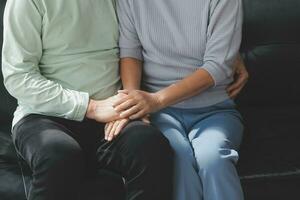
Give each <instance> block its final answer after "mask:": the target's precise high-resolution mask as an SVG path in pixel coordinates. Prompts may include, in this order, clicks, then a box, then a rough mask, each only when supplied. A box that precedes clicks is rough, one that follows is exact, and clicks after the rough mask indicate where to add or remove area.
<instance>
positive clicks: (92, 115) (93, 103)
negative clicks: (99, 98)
mask: <svg viewBox="0 0 300 200" xmlns="http://www.w3.org/2000/svg"><path fill="white" fill-rule="evenodd" d="M96 105H97V104H96V101H95V100H93V99H90V101H89V105H88V108H87V112H86V115H85V116H86V117H87V118H89V119H94V118H95V110H96Z"/></svg>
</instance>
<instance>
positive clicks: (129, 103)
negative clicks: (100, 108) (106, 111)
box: [115, 99, 137, 112]
mask: <svg viewBox="0 0 300 200" xmlns="http://www.w3.org/2000/svg"><path fill="white" fill-rule="evenodd" d="M136 104H137V102H136V101H135V100H134V99H129V100H128V101H125V102H124V103H122V104H119V105H118V106H116V107H115V111H116V112H121V111H124V110H127V109H129V108H131V107H133V106H134V105H136Z"/></svg>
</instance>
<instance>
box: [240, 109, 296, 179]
mask: <svg viewBox="0 0 300 200" xmlns="http://www.w3.org/2000/svg"><path fill="white" fill-rule="evenodd" d="M240 110H241V112H242V115H243V117H244V118H245V126H246V132H245V137H244V143H243V144H242V147H241V152H240V155H241V156H240V157H241V158H240V162H239V173H240V175H241V177H242V179H265V178H275V177H277V178H278V177H288V176H299V178H300V128H299V123H298V122H297V121H298V120H300V118H299V116H300V114H299V113H300V106H288V105H285V106H279V107H271V106H269V107H242V108H241V109H240Z"/></svg>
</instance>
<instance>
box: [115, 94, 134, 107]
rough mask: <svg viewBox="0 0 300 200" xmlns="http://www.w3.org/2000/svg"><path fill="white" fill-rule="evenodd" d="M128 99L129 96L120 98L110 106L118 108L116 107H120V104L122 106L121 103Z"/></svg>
mask: <svg viewBox="0 0 300 200" xmlns="http://www.w3.org/2000/svg"><path fill="white" fill-rule="evenodd" d="M129 99H130V97H129V96H126V97H123V98H120V99H118V100H116V102H114V103H113V104H112V106H113V107H116V106H118V105H120V104H122V103H124V102H126V101H128V100H129Z"/></svg>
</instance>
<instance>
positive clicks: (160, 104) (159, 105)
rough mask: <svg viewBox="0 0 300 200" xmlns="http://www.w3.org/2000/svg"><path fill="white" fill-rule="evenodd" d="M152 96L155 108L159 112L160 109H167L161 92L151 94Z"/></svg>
mask: <svg viewBox="0 0 300 200" xmlns="http://www.w3.org/2000/svg"><path fill="white" fill-rule="evenodd" d="M153 95H154V98H155V100H156V104H157V108H158V109H157V110H161V109H163V108H165V107H167V105H166V103H165V98H164V95H163V94H161V92H156V93H153Z"/></svg>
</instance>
